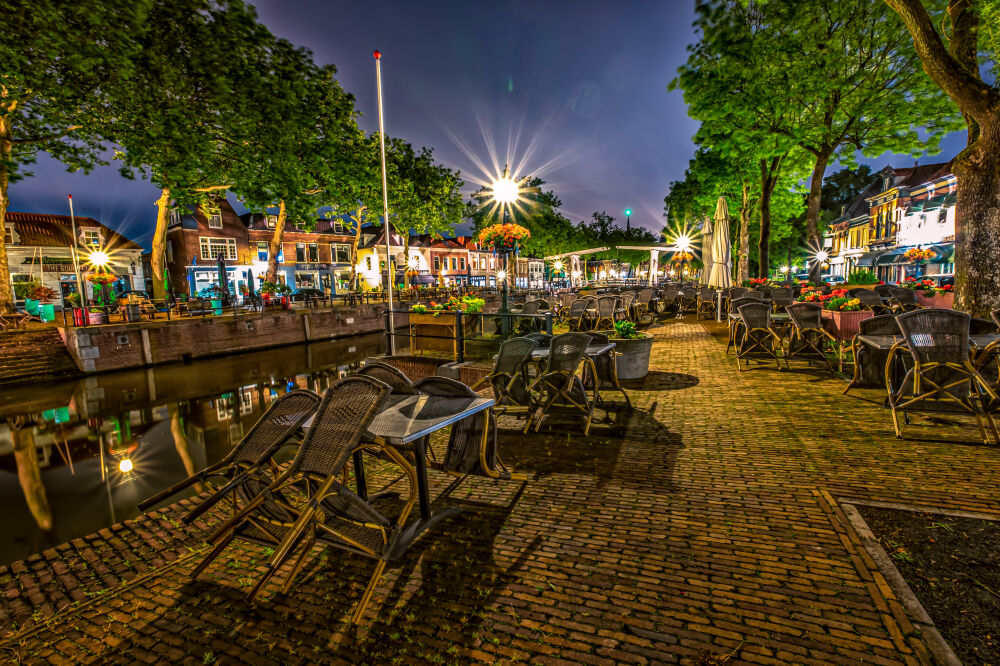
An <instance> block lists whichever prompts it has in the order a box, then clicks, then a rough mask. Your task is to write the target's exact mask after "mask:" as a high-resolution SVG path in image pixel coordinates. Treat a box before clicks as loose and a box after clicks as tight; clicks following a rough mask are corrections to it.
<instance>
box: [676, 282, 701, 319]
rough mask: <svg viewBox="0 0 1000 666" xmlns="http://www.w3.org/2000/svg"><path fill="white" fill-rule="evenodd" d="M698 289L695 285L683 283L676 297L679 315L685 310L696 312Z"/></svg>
mask: <svg viewBox="0 0 1000 666" xmlns="http://www.w3.org/2000/svg"><path fill="white" fill-rule="evenodd" d="M698 289H699V287H698V286H696V285H691V286H687V285H685V287H684V290H683V291H681V293H680V294H679V298H678V308H679V312H678V314H679V315H681V314H684V313H685V312H695V313H697V312H698Z"/></svg>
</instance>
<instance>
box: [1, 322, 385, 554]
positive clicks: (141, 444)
mask: <svg viewBox="0 0 1000 666" xmlns="http://www.w3.org/2000/svg"><path fill="white" fill-rule="evenodd" d="M384 348H385V343H384V340H383V337H382V335H381V334H372V335H366V336H357V337H352V338H347V339H342V340H333V341H329V342H322V343H314V344H309V345H295V346H289V347H283V348H280V349H271V350H265V351H258V352H248V353H244V354H239V355H236V356H227V357H222V358H215V359H207V360H202V361H195V362H193V363H190V364H175V365H164V366H158V367H154V368H144V369H139V370H127V371H122V372H116V373H109V374H103V375H96V376H93V377H87V378H85V379H80V380H72V381H66V382H53V383H46V384H39V385H34V386H28V387H19V388H12V389H5V390H2V391H0V534H2V535H3V538H0V563H3V564H7V563H9V562H13V561H15V560H19V559H22V558H25V557H27V556H28V555H31V554H32V553H39V552H41V551H43V550H45V549H47V548H51V547H53V546H56V545H58V544H60V543H63V542H66V541H68V540H70V539H74V538H77V537H82V536H85V535H87V534H91V533H92V532H96V531H97V530H99V529H101V528H104V527H107V526H109V525H112V524H114V523H116V522H119V521H122V520H126V519H128V518H132V517H134V516H136V515H138V514H139V509H138V508H137V504H138V503H139V502H141V501H142V500H143V499H145V498H146V497H149V496H151V495H153V494H155V493H156V492H158V491H160V490H162V489H164V488H167V487H169V486H170V485H172V484H174V483H176V482H177V481H180V480H182V479H184V478H186V477H187V476H189V475H190V474H191V473H193V472H195V471H197V470H199V469H202V468H203V467H205V466H206V465H208V464H210V463H213V462H215V461H217V460H219V459H220V458H222V457H223V456H224V455H226V454H227V453H228V452H229V451H230V450H231V449H232V447H233V445H234V444H236V443H237V442H239V441H240V438H241V437H243V434H244V433H245V432H247V431H248V430H249V429H250V427H251V426H253V424H254V423H256V422H257V419H259V418H260V416H261V415H262V414H263V413H264V411H265V410H266V409H267V407H268V405H270V404H271V401H273V400H274V399H275V398H277V397H278V396H280V395H283V394H284V393H285V392H286V391H289V390H292V389H296V388H303V389H312V390H314V391H318V392H322V391H325V390H326V388H327V387H329V386H330V384H332V383H333V382H335V381H337V380H338V379H339V378H341V377H344V376H346V375H348V374H350V373H351V372H352V371H353V370H355V369H356V368H357V367H358V366H359V365H360V363H361V361H362V360H363V359H365V358H366V357H368V356H373V355H375V354H378V353H380V352H382V351H384ZM193 492H194V491H193V490H192V491H190V493H189V494H191V493H193ZM183 496H184V495H182V494H178V495H177V496H176V499H180V498H181V497H183Z"/></svg>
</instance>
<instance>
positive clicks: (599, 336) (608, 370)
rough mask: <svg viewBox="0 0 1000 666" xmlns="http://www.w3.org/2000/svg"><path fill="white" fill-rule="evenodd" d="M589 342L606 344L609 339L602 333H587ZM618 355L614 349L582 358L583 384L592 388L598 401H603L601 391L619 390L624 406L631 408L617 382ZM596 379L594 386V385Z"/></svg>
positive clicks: (627, 398) (630, 402)
mask: <svg viewBox="0 0 1000 666" xmlns="http://www.w3.org/2000/svg"><path fill="white" fill-rule="evenodd" d="M588 335H589V336H590V344H592V345H593V344H608V342H610V340H609V339H608V336H607V335H605V334H604V333H588ZM618 356H619V353H618V352H616V351H615V350H614V349H611V350H609V351H608V352H607V353H604V354H601V355H600V356H593V357H591V356H588V357H586V359H585V360H584V366H583V386H584V388H586V389H587V390H594V389H595V388H596V391H595V395H596V396H597V400H598V402H600V403H601V404H603V403H604V399H603V397H601V391H620V392H621V394H622V397H624V398H625V406H626V407H627V408H628V409H632V401H631V400H629V397H628V393H626V392H625V389H624V388H622V385H621V384H620V383H619V382H618V360H617V359H618ZM595 380H596V386H595Z"/></svg>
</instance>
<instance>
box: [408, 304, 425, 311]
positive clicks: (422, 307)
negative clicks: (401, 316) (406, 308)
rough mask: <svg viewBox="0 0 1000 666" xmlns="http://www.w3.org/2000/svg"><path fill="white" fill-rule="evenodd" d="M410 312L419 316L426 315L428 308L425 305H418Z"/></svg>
mask: <svg viewBox="0 0 1000 666" xmlns="http://www.w3.org/2000/svg"><path fill="white" fill-rule="evenodd" d="M410 311H411V312H416V313H417V314H424V313H425V312H427V306H426V305H423V304H422V303H417V304H416V305H414V306H412V307H411V308H410Z"/></svg>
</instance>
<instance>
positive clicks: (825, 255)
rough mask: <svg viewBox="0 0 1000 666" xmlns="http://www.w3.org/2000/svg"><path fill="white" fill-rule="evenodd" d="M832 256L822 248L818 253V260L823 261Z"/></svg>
mask: <svg viewBox="0 0 1000 666" xmlns="http://www.w3.org/2000/svg"><path fill="white" fill-rule="evenodd" d="M829 258H830V254H829V253H828V252H827V251H826V250H820V251H819V252H817V253H816V259H817V261H820V262H823V261H826V260H827V259H829Z"/></svg>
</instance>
